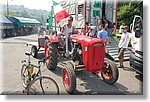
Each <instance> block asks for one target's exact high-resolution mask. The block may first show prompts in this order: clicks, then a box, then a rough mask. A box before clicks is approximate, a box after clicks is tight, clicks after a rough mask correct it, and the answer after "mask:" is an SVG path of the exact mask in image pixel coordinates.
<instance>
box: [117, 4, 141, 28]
mask: <svg viewBox="0 0 150 102" xmlns="http://www.w3.org/2000/svg"><path fill="white" fill-rule="evenodd" d="M142 14H143V2H141V1H138V2H131V1H130V2H123V3H119V4H118V18H117V21H118V22H117V28H119V26H120V25H121V23H122V22H124V23H125V24H126V25H128V26H130V24H131V23H132V21H133V18H134V16H135V15H140V16H142Z"/></svg>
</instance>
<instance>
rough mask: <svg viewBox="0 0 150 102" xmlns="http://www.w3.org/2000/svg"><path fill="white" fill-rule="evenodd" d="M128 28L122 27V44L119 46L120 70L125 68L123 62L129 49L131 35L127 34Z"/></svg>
mask: <svg viewBox="0 0 150 102" xmlns="http://www.w3.org/2000/svg"><path fill="white" fill-rule="evenodd" d="M127 31H128V26H124V27H122V32H123V33H122V36H121V39H120V42H119V44H118V47H119V50H118V58H119V64H120V65H119V66H118V68H123V67H124V66H123V61H124V51H125V50H126V48H127V47H128V44H129V40H130V34H129V33H128V32H127Z"/></svg>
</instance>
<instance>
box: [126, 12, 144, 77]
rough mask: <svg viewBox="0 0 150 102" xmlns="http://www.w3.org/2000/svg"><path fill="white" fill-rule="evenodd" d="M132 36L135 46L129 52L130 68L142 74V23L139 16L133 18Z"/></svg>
mask: <svg viewBox="0 0 150 102" xmlns="http://www.w3.org/2000/svg"><path fill="white" fill-rule="evenodd" d="M132 30H133V32H132V36H133V37H134V39H135V44H134V45H133V46H132V47H133V49H132V50H130V51H131V53H130V59H129V61H130V67H131V68H133V69H134V70H135V71H136V72H137V73H139V74H141V75H142V74H143V47H142V42H143V22H142V18H141V16H137V15H136V16H135V17H134V20H133V23H132Z"/></svg>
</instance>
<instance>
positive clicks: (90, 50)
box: [44, 34, 119, 93]
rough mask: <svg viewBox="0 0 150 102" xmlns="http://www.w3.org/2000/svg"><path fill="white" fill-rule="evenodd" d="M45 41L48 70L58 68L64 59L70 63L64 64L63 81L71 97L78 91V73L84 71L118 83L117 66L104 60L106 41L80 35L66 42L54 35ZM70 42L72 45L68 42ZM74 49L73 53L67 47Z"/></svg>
mask: <svg viewBox="0 0 150 102" xmlns="http://www.w3.org/2000/svg"><path fill="white" fill-rule="evenodd" d="M44 38H45V45H46V46H45V55H46V57H48V58H47V59H46V65H47V68H48V69H49V70H54V69H55V68H56V67H57V64H58V61H59V60H60V59H61V58H65V59H67V60H68V61H67V62H65V63H63V62H62V61H61V60H60V61H59V62H62V63H63V66H64V67H63V69H62V80H63V84H64V87H65V89H66V91H67V92H68V93H73V92H74V91H75V90H76V75H75V71H76V70H78V69H81V68H85V69H86V71H87V72H92V73H93V74H95V75H98V74H99V73H100V72H101V77H102V78H103V80H104V81H105V82H106V83H108V84H113V83H115V82H116V81H117V80H118V76H119V72H118V68H117V66H116V64H115V63H114V62H113V61H111V60H109V59H107V58H105V53H106V49H105V44H104V42H103V40H101V39H98V38H92V37H88V36H83V35H79V34H74V35H71V36H70V37H66V38H64V39H63V37H62V36H58V35H57V34H53V35H52V34H51V35H47V36H45V37H44ZM67 38H69V41H68V40H66V41H65V39H67ZM69 44H70V46H71V51H69V50H68V46H69Z"/></svg>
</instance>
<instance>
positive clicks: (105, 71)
mask: <svg viewBox="0 0 150 102" xmlns="http://www.w3.org/2000/svg"><path fill="white" fill-rule="evenodd" d="M101 76H102V78H103V80H104V81H105V82H106V83H108V84H113V83H115V82H116V81H117V80H118V77H119V71H118V68H117V66H116V64H115V63H114V62H113V61H111V60H109V59H107V58H106V59H105V61H104V66H103V68H102V71H101Z"/></svg>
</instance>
